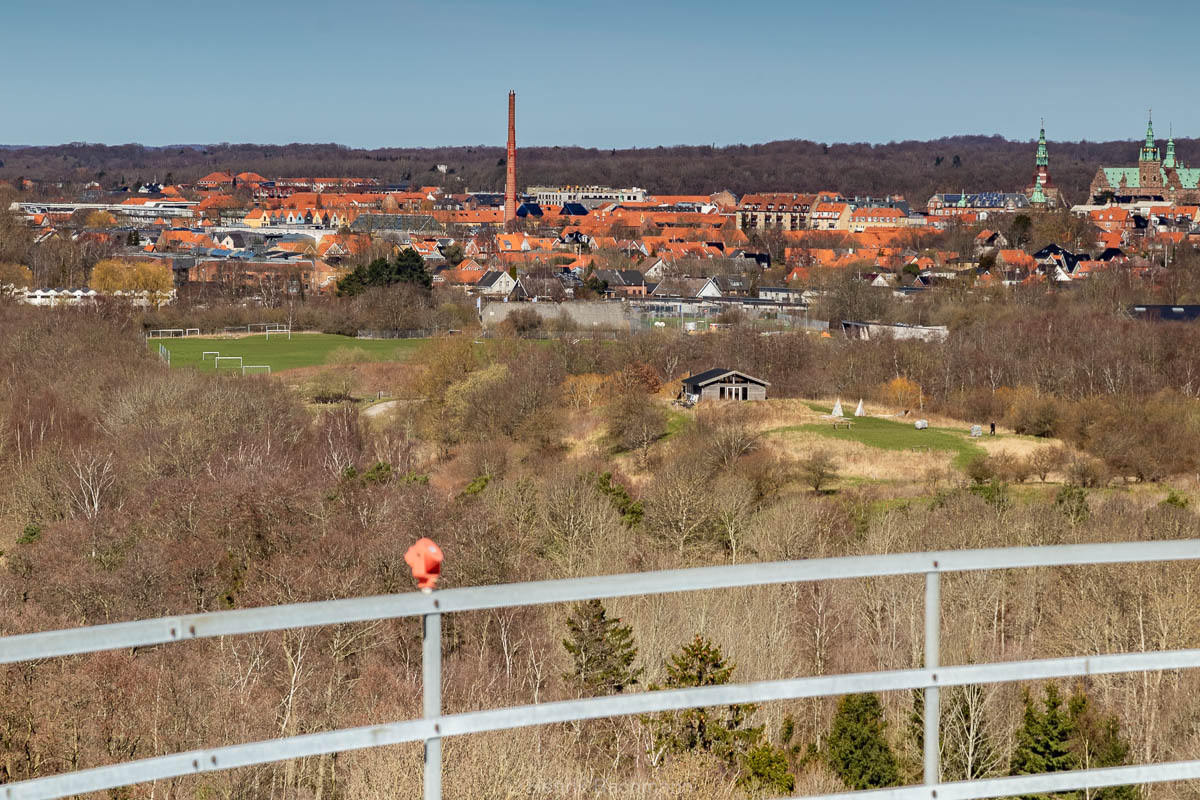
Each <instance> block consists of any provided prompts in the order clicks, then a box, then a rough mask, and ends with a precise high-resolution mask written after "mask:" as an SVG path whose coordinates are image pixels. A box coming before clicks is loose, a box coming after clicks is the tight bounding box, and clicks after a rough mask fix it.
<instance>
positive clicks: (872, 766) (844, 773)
mask: <svg viewBox="0 0 1200 800" xmlns="http://www.w3.org/2000/svg"><path fill="white" fill-rule="evenodd" d="M886 727H887V722H886V721H885V720H884V719H883V706H882V705H881V704H880V702H879V697H878V695H876V694H873V693H871V694H851V695H846V696H845V697H843V698H842V699H841V700H840V701H839V702H838V708H837V713H836V714H835V715H834V717H833V725H832V727H831V728H830V731H829V740H828V745H827V746H828V755H827V757H828V760H829V766H830V768H831V769H832V770H833V771H834V773H836V774H837V776H838V777H839V778H841V779H842V782H843V783H845V784H846V786H848V787H849V788H851V789H877V788H881V787H884V786H896V785H898V784H899V783H900V769H899V766H898V765H897V763H896V756H895V754H894V753H893V752H892V748H891V746H890V745H889V744H888V741H887V739H886V738H885V737H884V735H883V731H884V728H886Z"/></svg>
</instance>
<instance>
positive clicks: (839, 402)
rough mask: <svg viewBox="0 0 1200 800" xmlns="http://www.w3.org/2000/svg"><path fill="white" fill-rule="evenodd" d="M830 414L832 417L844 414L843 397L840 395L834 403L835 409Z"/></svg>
mask: <svg viewBox="0 0 1200 800" xmlns="http://www.w3.org/2000/svg"><path fill="white" fill-rule="evenodd" d="M829 416H831V417H840V416H842V398H840V397H839V398H838V400H837V402H836V403H834V404H833V411H832V412H831V413H830V415H829Z"/></svg>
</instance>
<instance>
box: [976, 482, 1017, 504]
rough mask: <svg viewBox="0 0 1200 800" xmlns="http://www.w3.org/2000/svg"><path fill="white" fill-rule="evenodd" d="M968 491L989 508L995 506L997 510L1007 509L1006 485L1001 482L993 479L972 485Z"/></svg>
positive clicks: (1008, 502)
mask: <svg viewBox="0 0 1200 800" xmlns="http://www.w3.org/2000/svg"><path fill="white" fill-rule="evenodd" d="M968 491H970V492H971V494H973V495H975V496H976V497H978V498H980V499H982V500H983V502H985V503H987V504H988V505H989V506H995V507H996V508H999V509H1005V508H1008V506H1009V504H1010V501H1009V496H1008V485H1007V484H1005V483H1004V482H1003V481H998V480H996V479H995V478H993V479H991V480H989V481H986V482H984V483H975V484H972V485H971V486H970V487H969V488H968Z"/></svg>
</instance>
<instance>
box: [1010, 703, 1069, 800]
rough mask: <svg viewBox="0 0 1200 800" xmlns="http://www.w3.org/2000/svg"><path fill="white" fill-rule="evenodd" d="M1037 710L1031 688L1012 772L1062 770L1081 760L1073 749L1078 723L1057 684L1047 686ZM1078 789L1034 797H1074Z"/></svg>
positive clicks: (1044, 798)
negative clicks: (1042, 701)
mask: <svg viewBox="0 0 1200 800" xmlns="http://www.w3.org/2000/svg"><path fill="white" fill-rule="evenodd" d="M1042 706H1043V707H1042V710H1040V711H1039V710H1038V708H1037V704H1036V703H1034V701H1033V698H1032V697H1031V696H1030V695H1029V693H1028V692H1026V694H1025V718H1024V720H1023V721H1022V723H1021V727H1019V728H1017V736H1016V738H1017V741H1016V747H1015V749H1014V750H1013V754H1012V761H1011V762H1010V770H1009V773H1010V774H1012V775H1036V774H1038V773H1045V772H1062V771H1064V770H1070V769H1074V768H1075V767H1076V766H1077V764H1078V761H1077V759H1076V757H1075V754H1074V753H1073V752H1072V750H1071V737H1072V735H1073V734H1074V733H1075V725H1074V723H1073V722H1072V720H1071V715H1070V714H1068V713H1067V710H1066V709H1064V708H1063V704H1062V698H1061V697H1060V696H1059V693H1058V686H1057V685H1055V684H1053V683H1051V684H1047V686H1046V699H1045V701H1044V703H1043V704H1042ZM1076 796H1077V794H1076V793H1075V792H1066V793H1060V794H1053V795H1032V796H1031V800H1046V798H1059V799H1060V800H1061V799H1063V798H1074V797H1076Z"/></svg>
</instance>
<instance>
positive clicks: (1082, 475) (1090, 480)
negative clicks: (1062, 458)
mask: <svg viewBox="0 0 1200 800" xmlns="http://www.w3.org/2000/svg"><path fill="white" fill-rule="evenodd" d="M1066 474H1067V483H1069V484H1071V485H1072V486H1081V487H1083V488H1085V489H1095V488H1098V487H1100V486H1104V485H1105V484H1106V483H1108V470H1107V469H1106V468H1105V466H1104V462H1102V461H1100V460H1099V459H1097V458H1092V457H1091V456H1086V455H1077V456H1075V457H1074V458H1072V459H1071V460H1070V461H1069V462H1068V463H1067V468H1066Z"/></svg>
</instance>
